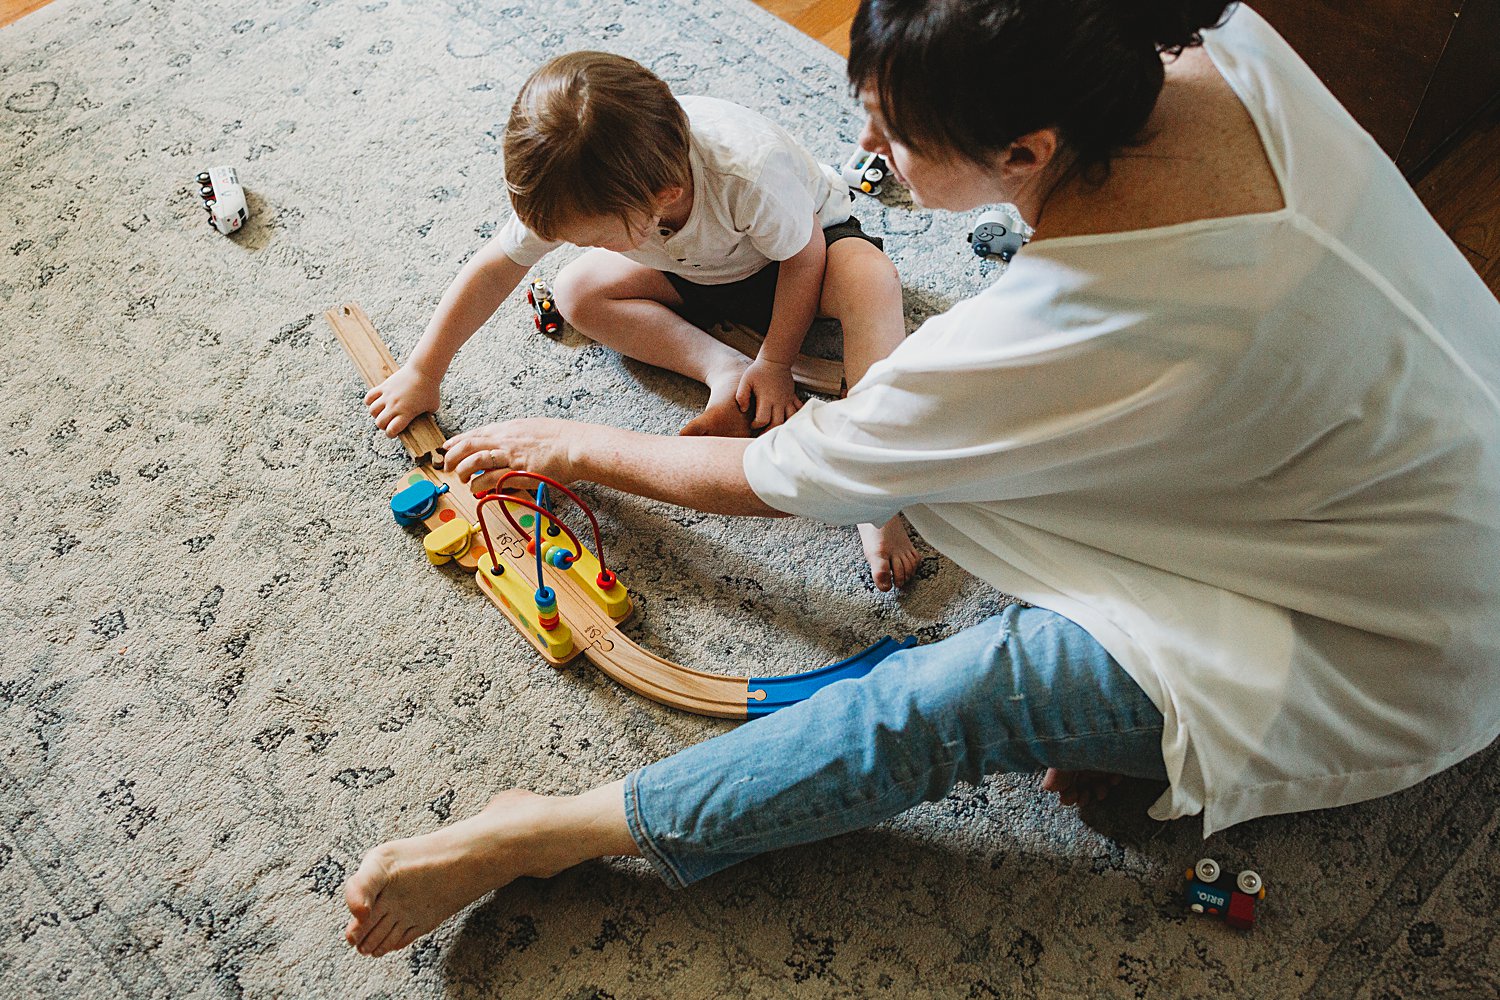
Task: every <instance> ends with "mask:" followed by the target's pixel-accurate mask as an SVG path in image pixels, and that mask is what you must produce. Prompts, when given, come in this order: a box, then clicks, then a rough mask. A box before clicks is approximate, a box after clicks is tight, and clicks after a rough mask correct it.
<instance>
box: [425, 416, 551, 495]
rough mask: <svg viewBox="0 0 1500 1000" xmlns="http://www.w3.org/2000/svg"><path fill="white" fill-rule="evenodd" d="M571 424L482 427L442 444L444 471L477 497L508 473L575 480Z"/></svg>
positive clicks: (544, 420)
mask: <svg viewBox="0 0 1500 1000" xmlns="http://www.w3.org/2000/svg"><path fill="white" fill-rule="evenodd" d="M575 426H576V425H574V424H572V423H571V422H569V421H567V420H556V419H553V418H551V417H527V418H524V419H521V420H506V421H504V422H502V423H498V424H485V425H484V426H483V427H476V428H474V429H473V430H471V431H464V432H463V433H462V434H459V435H457V436H456V437H452V438H450V439H448V440H447V441H445V442H444V443H443V450H444V458H443V468H444V469H446V470H447V471H449V472H454V473H457V474H458V477H459V478H460V479H462V480H463V481H464V482H466V483H468V484H469V489H470V490H472V491H473V492H474V494H475V495H476V496H477V495H479V494H480V493H484V492H487V491H488V490H492V489H494V487H495V484H496V483H497V482H499V480H500V476H501V475H502V474H503V473H505V472H506V471H508V470H510V469H524V470H525V471H527V472H536V473H540V474H541V475H544V476H549V477H551V478H553V479H555V480H557V481H558V482H560V483H563V484H564V485H566V484H568V483H571V482H572V481H573V479H574V478H575V477H574V473H573V461H572V459H571V458H570V456H569V454H568V439H569V438H570V437H571V436H572V435H571V434H570V431H572V430H573V429H575Z"/></svg>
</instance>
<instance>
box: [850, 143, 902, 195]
mask: <svg viewBox="0 0 1500 1000" xmlns="http://www.w3.org/2000/svg"><path fill="white" fill-rule="evenodd" d="M890 169H891V168H890V165H889V164H887V163H886V162H885V157H883V156H881V155H880V154H879V153H872V152H870V151H869V150H867V149H862V148H860V147H858V146H856V147H854V152H853V153H850V154H849V159H847V160H845V161H844V165H843V167H842V168H841V169H840V170H839V173H840V174H841V175H842V176H843V178H844V183H845V184H848V185H849V189H850V190H851V191H863V192H864V193H865V194H868V195H878V194H879V193H880V185H881V182H882V181H884V180H885V176H886V174H888V173H890Z"/></svg>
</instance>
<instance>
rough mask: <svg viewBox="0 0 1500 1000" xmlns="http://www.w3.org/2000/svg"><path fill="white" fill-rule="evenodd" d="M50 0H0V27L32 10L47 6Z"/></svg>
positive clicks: (17, 19)
mask: <svg viewBox="0 0 1500 1000" xmlns="http://www.w3.org/2000/svg"><path fill="white" fill-rule="evenodd" d="M49 2H51V0H0V28H3V27H5V26H6V25H7V24H11V23H13V22H15V21H19V20H20V19H21V18H22V17H24V16H26V15H27V14H30V13H31V12H32V11H34V10H40V9H41V8H43V7H45V6H47V4H48V3H49Z"/></svg>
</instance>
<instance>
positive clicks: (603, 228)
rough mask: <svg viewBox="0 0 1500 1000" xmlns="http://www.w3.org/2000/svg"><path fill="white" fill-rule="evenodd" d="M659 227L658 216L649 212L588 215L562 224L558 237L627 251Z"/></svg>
mask: <svg viewBox="0 0 1500 1000" xmlns="http://www.w3.org/2000/svg"><path fill="white" fill-rule="evenodd" d="M655 228H656V218H655V217H653V216H651V215H648V214H647V213H645V212H632V213H630V215H629V217H628V218H625V219H622V218H620V217H619V216H618V215H598V216H584V217H582V218H578V219H570V220H568V221H567V222H565V223H563V224H562V225H560V226H558V228H557V232H556V233H553V234H552V235H553V237H554V238H555V239H559V240H562V241H563V242H564V243H571V244H573V245H574V246H576V247H600V248H602V249H605V250H613V251H614V252H615V253H625V252H626V251H629V250H635V249H638V248H639V247H640V246H641V244H643V243H645V242H646V239H647V237H649V236H650V235H651V231H652V230H653V229H655Z"/></svg>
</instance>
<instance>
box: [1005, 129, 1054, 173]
mask: <svg viewBox="0 0 1500 1000" xmlns="http://www.w3.org/2000/svg"><path fill="white" fill-rule="evenodd" d="M1061 145H1062V140H1061V138H1059V136H1058V134H1057V129H1055V128H1039V129H1037V130H1036V131H1035V132H1027V133H1026V134H1025V135H1023V136H1021V137H1019V138H1018V139H1016V141H1015V142H1012V143H1011V144H1010V147H1009V148H1008V149H1006V150H1005V152H1003V153H1001V154H1000V156H999V158H998V159H999V162H998V164H997V166H998V168H999V170H1000V173H1001V175H1002V176H1003V177H1004V178H1005V180H1006V182H1007V183H1009V184H1025V182H1027V181H1029V180H1032V179H1034V178H1035V177H1036V175H1037V174H1039V173H1040V172H1041V171H1042V170H1044V169H1046V167H1047V165H1048V164H1049V163H1051V162H1052V161H1053V160H1054V159H1056V158H1057V151H1058V149H1059V148H1060V147H1061Z"/></svg>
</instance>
